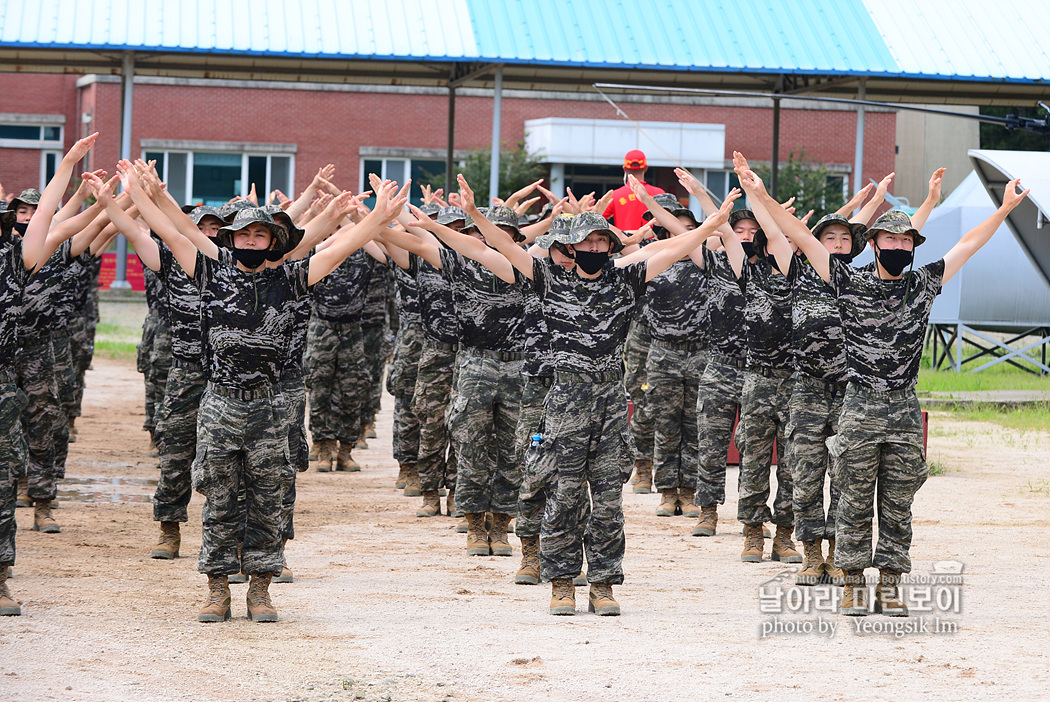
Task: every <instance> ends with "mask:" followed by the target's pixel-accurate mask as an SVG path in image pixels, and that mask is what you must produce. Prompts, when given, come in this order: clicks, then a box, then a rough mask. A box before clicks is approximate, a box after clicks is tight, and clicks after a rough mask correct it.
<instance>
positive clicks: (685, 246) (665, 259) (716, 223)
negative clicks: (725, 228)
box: [645, 189, 740, 281]
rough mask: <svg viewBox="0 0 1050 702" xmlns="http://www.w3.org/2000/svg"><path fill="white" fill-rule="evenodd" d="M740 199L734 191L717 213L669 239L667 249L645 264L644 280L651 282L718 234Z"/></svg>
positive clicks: (737, 191)
mask: <svg viewBox="0 0 1050 702" xmlns="http://www.w3.org/2000/svg"><path fill="white" fill-rule="evenodd" d="M739 197H740V191H739V190H736V189H734V190H733V191H732V192H731V193H729V195H728V196H727V197H726V199H725V201H724V202H723V203H722V206H721V207H719V208H718V212H716V213H715V214H713V215H711V216H710V217H708V218H707V219H705V220H704V223H703V224H701V225H700V226H699V227H697V228H696V229H694V230H692V231H690V232H686V233H685V234H681V235H679V236H676V237H674V238H672V239H670V241H671V243H670V244H668V246H667V248H665V249H661V250H660V251H658V252H657V253H656V254H655V255H654V256H653V257H652V258H650V259H649V260H648V261H646V262H645V279H646V280H647V281H648V280H652V279H653V278H655V277H656V276H658V275H660V274H661V273H663V272H664V271H665V270H667V268H668V267H669V266H670V265H671V264H672V263H674V262H675V261H677V260H679V259H681V258H682V257H683V256H686V255H687V254H689V252H690V251H692V250H693V249H695V248H696V247H697V246H700V245H701V244H702V243H703V242H704V240H705V239H707V238H708V237H709V236H715V235H716V234H718V228H719V227H720V226H721V225H723V224H725V223H726V222H728V221H729V213H730V212H731V211H732V210H733V203H734V202H736V200H737V198H739Z"/></svg>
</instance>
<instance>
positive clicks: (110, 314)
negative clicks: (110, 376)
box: [95, 300, 146, 361]
mask: <svg viewBox="0 0 1050 702" xmlns="http://www.w3.org/2000/svg"><path fill="white" fill-rule="evenodd" d="M99 316H100V319H99V323H98V328H97V329H96V330H95V353H96V354H97V355H98V356H99V357H101V358H112V359H115V360H119V361H128V360H131V361H133V360H135V354H136V348H135V347H136V346H137V345H138V343H139V341H140V340H141V339H142V319H143V318H144V317H145V316H146V303H145V301H142V302H135V303H127V302H121V303H115V302H109V301H106V300H103V301H102V303H101V304H100V305H99Z"/></svg>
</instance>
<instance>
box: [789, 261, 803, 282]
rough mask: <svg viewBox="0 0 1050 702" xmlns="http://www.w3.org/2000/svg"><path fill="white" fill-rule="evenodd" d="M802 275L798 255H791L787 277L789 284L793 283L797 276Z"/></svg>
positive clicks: (796, 280)
mask: <svg viewBox="0 0 1050 702" xmlns="http://www.w3.org/2000/svg"><path fill="white" fill-rule="evenodd" d="M800 275H802V261H800V260H799V258H798V256H794V255H793V256H792V257H791V264H790V265H788V270H787V279H788V282H789V283H791V285H795V283H797V282H798V278H799V276H800Z"/></svg>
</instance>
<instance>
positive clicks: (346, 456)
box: [335, 441, 361, 473]
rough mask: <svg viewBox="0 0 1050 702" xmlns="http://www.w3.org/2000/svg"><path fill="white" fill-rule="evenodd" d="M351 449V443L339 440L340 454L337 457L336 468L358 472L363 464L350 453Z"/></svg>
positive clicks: (348, 471)
mask: <svg viewBox="0 0 1050 702" xmlns="http://www.w3.org/2000/svg"><path fill="white" fill-rule="evenodd" d="M350 451H351V447H350V445H349V444H344V443H343V442H342V441H340V442H339V455H338V456H336V459H335V469H336V470H338V471H344V472H346V473H357V472H358V471H360V470H361V465H360V464H359V463H358V462H357V461H355V460H354V457H353V456H351V455H350Z"/></svg>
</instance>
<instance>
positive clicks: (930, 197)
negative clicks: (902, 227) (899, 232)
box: [911, 168, 948, 231]
mask: <svg viewBox="0 0 1050 702" xmlns="http://www.w3.org/2000/svg"><path fill="white" fill-rule="evenodd" d="M947 170H948V169H947V168H938V169H937V170H935V171H934V172H933V175H932V176H930V190H929V192H928V193H927V194H926V199H925V200H923V202H922V204H921V205H919V209H917V210H915V214H913V215H912V216H911V226H913V227H915V228H916V229H918V230H919V231H922V228H923V227H925V226H926V220H927V219H929V218H930V213H931V212H933V208H934V207H936V206H937V205H938V204H940V202H941V180H942V179H943V178H944V173H945V171H947Z"/></svg>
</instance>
